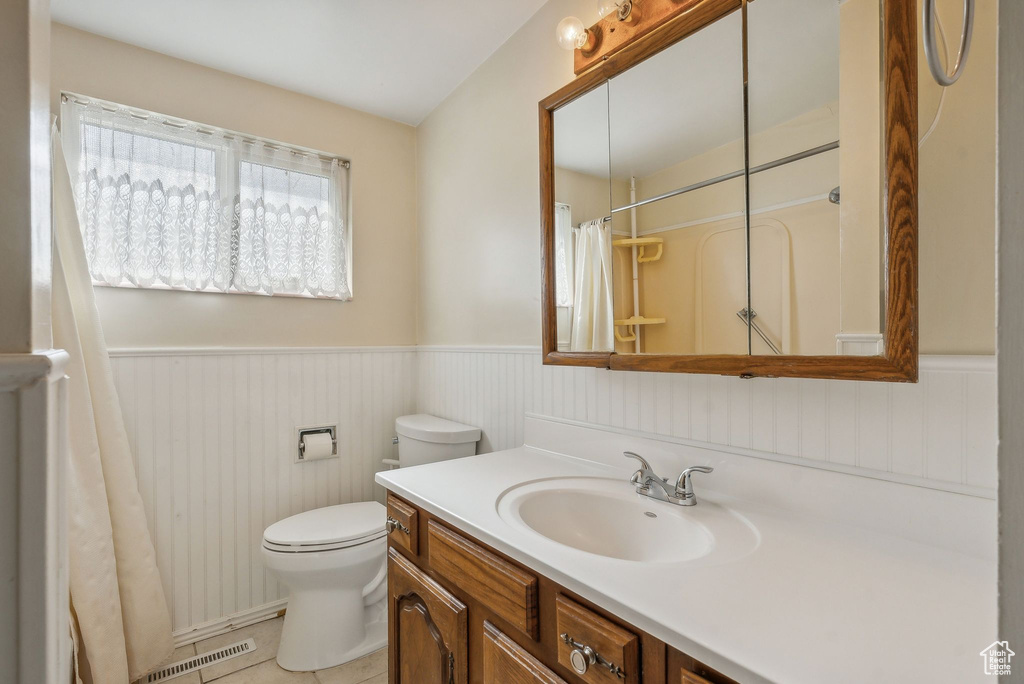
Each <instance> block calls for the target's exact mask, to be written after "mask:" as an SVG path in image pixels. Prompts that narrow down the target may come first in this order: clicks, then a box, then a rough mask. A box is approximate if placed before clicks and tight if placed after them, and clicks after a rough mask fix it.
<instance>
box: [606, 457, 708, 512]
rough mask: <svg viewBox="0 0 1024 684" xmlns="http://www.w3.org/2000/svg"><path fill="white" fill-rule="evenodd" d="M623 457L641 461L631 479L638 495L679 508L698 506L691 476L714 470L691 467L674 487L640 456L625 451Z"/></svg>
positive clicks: (703, 467)
mask: <svg viewBox="0 0 1024 684" xmlns="http://www.w3.org/2000/svg"><path fill="white" fill-rule="evenodd" d="M622 455H623V456H625V457H626V458H635V459H636V460H638V461H640V469H639V470H637V471H636V472H635V473H633V475H632V477H630V478H629V481H630V482H631V483H633V484H634V485H636V493H637V494H642V495H644V496H649V497H651V498H652V499H658V500H659V501H667V502H669V503H673V504H676V505H677V506H694V505H696V503H697V497H696V496H695V495H694V493H693V482H692V481H691V480H692V477H691V476H692V475H693V473H710V472H712V471H713V470H714V468H711V467H708V466H690V467H689V468H686V469H685V470H683V472H681V473H679V477H678V478H676V482H675V485H673V484H672V483H670V482H669V481H668V479H666V478H664V477H659V476H658V474H657V473H655V472H654V470H652V469H651V464H650V463H648V462H647V460H646V459H644V457H643V456H641V455H640V454H636V453H633V452H632V451H624V452H622Z"/></svg>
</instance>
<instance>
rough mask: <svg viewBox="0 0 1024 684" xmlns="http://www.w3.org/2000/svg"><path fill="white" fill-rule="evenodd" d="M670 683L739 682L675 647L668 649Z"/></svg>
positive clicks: (718, 683) (720, 683)
mask: <svg viewBox="0 0 1024 684" xmlns="http://www.w3.org/2000/svg"><path fill="white" fill-rule="evenodd" d="M668 684H737V683H736V681H735V680H733V679H730V678H729V677H726V676H725V675H724V674H722V673H720V672H716V671H715V670H712V669H711V668H710V667H708V666H707V665H705V664H704V663H701V662H700V661H698V660H695V659H694V658H691V657H690V656H688V655H686V654H685V653H683V652H681V651H677V650H676V649H674V648H671V647H670V648H669V649H668Z"/></svg>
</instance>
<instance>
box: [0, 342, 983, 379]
mask: <svg viewBox="0 0 1024 684" xmlns="http://www.w3.org/2000/svg"><path fill="white" fill-rule="evenodd" d="M372 352H379V353H401V352H458V353H464V354H540V347H539V346H533V345H486V344H478V345H445V344H425V345H412V344H410V345H404V346H403V345H382V346H379V347H375V346H358V347H120V348H114V349H110V350H109V354H110V356H111V357H113V358H123V357H130V356H233V355H242V356H245V355H263V354H366V353H372ZM63 354H64V352H62V351H58V352H51V353H49V355H48V357H47V358H51V359H54V362H53V363H54V364H56V363H57V361H56V359H58V358H59V357H60V356H61V355H63ZM30 356H31V357H32V359H30V358H28V357H30ZM44 356H45V355H44ZM39 358H40V355H38V354H37V355H29V354H0V368H2V367H3V366H4V362H5V361H6V360H8V359H9V360H10V361H11V362H15V361H20V363H21V365H22V366H24V368H25V370H24V372H23V374H24V377H26V378H36V377H40V373H42V372H43V371H42V366H41V365H40V363H39V361H38V359H39ZM33 359H34V360H33ZM65 363H66V361H65ZM918 365H919V367H920V370H923V371H937V372H960V371H968V372H984V373H995V372H996V357H995V355H994V354H992V355H987V354H986V355H982V354H923V355H921V356H920V357H919V361H918ZM10 368H17V366H15V365H12V366H10ZM62 369H63V365H61V366H60V367H59V368H57V366H56V365H54V366H53V368H52V369H51V370H50V373H51V374H52V373H55V372H59V370H62ZM4 372H5V371H2V370H0V387H3V386H5V385H4V375H3V373H4ZM6 372H7V373H12V374H13V373H14V371H12V370H8V371H6ZM21 375H22V372H19V373H18V377H21Z"/></svg>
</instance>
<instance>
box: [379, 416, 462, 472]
mask: <svg viewBox="0 0 1024 684" xmlns="http://www.w3.org/2000/svg"><path fill="white" fill-rule="evenodd" d="M395 431H396V432H397V433H398V462H399V464H400V467H402V468H408V467H409V466H415V465H421V464H423V463H434V462H435V461H446V460H448V459H450V458H461V457H462V456H472V455H473V454H475V453H476V443H477V442H478V441H480V428H475V427H472V426H469V425H463V424H462V423H456V422H455V421H451V420H445V419H444V418H438V417H437V416H431V415H428V414H426V413H418V414H416V415H412V416H400V417H399V418H396V419H395Z"/></svg>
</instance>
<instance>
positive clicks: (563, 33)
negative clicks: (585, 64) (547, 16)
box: [555, 0, 633, 52]
mask: <svg viewBox="0 0 1024 684" xmlns="http://www.w3.org/2000/svg"><path fill="white" fill-rule="evenodd" d="M597 11H598V16H599V17H600V18H602V19H603V18H604V17H606V16H608V15H609V14H614V15H615V17H616V18H617V19H618V20H619V21H627V20H629V19H630V18H631V17H632V14H633V0H598V4H597ZM555 35H556V36H557V37H558V44H559V45H560V46H561V47H562V48H564V49H566V50H583V51H584V52H588V51H590V50H593V49H594V45H595V43H596V42H597V40H596V37H595V35H594V33H593V32H592V31H591V30H590V29H588V28H587V27H586V26H584V25H583V22H582V21H580V20H579V19H578V18H576V17H566V18H565V19H562V21H560V22H558V27H557V28H556V29H555Z"/></svg>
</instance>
